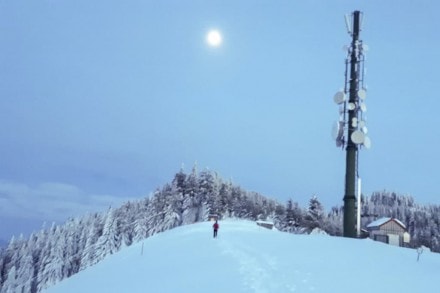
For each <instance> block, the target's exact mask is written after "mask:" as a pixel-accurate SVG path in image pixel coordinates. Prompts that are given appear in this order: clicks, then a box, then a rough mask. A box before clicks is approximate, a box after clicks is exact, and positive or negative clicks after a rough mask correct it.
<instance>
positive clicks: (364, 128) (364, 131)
mask: <svg viewBox="0 0 440 293" xmlns="http://www.w3.org/2000/svg"><path fill="white" fill-rule="evenodd" d="M361 130H362V132H363V133H365V134H367V133H368V128H367V126H362V127H361Z"/></svg>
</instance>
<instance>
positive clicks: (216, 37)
mask: <svg viewBox="0 0 440 293" xmlns="http://www.w3.org/2000/svg"><path fill="white" fill-rule="evenodd" d="M206 42H207V43H208V45H210V46H211V47H218V46H220V45H221V43H222V35H221V34H220V32H219V31H218V30H210V31H209V32H208V34H207V35H206Z"/></svg>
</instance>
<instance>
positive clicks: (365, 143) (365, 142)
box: [364, 136, 371, 150]
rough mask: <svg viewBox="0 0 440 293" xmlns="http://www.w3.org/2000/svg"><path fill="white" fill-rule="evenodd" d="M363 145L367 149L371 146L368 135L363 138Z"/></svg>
mask: <svg viewBox="0 0 440 293" xmlns="http://www.w3.org/2000/svg"><path fill="white" fill-rule="evenodd" d="M364 147H365V148H366V149H367V150H368V149H370V148H371V139H370V138H369V137H368V136H365V138H364Z"/></svg>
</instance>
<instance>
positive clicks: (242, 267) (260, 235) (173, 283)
mask: <svg viewBox="0 0 440 293" xmlns="http://www.w3.org/2000/svg"><path fill="white" fill-rule="evenodd" d="M211 226H212V222H203V223H197V224H192V225H186V226H183V227H178V228H175V229H173V230H169V231H167V232H164V233H160V234H157V235H155V236H153V237H150V238H148V239H146V240H144V241H142V242H139V243H136V244H134V245H132V246H131V247H125V248H123V249H122V250H121V251H119V252H117V253H116V254H114V255H111V256H108V257H107V258H106V259H104V260H103V261H102V262H100V263H98V264H96V265H95V266H93V267H90V268H88V269H87V270H84V271H82V272H80V273H78V274H76V275H74V276H72V277H70V278H68V279H65V280H64V281H62V282H61V283H59V284H56V285H55V286H53V287H51V288H49V289H47V290H46V291H45V292H47V293H68V292H83V293H87V292H131V293H136V292H164V293H165V292H170V293H171V292H173V293H174V292H191V293H198V292H203V293H205V292H211V293H212V292H276V293H278V292H338V293H343V292H347V293H348V292H350V293H352V292H357V293H364V292H365V293H367V292H368V293H370V292H435V291H436V288H437V284H436V282H437V281H436V280H437V277H438V268H439V267H440V255H439V254H435V253H430V252H427V251H426V252H424V253H423V254H422V255H421V256H420V260H419V261H418V262H417V253H416V251H415V250H412V249H406V248H398V247H392V246H388V245H385V244H382V243H378V242H374V241H371V240H368V239H365V240H357V239H347V238H340V237H330V236H322V235H294V234H288V233H284V232H279V231H275V230H268V229H265V228H262V227H259V226H257V225H256V223H255V222H251V221H234V220H227V221H220V230H219V238H218V239H213V238H212V227H211ZM375 280H376V281H375ZM377 280H380V282H379V281H377Z"/></svg>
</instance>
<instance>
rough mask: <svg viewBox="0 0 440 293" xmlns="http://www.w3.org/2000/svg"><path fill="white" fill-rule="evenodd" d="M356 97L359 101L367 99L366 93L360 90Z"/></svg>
mask: <svg viewBox="0 0 440 293" xmlns="http://www.w3.org/2000/svg"><path fill="white" fill-rule="evenodd" d="M358 97H359V98H360V99H361V100H365V98H366V97H367V91H366V90H364V89H360V90H359V91H358Z"/></svg>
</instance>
